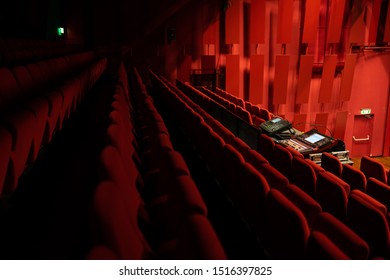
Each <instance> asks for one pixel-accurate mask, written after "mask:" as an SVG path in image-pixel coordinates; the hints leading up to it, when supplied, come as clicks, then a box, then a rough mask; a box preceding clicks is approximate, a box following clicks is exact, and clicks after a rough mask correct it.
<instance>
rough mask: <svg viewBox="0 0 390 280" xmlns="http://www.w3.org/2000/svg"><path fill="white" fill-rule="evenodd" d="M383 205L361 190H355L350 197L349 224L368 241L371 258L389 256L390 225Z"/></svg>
mask: <svg viewBox="0 0 390 280" xmlns="http://www.w3.org/2000/svg"><path fill="white" fill-rule="evenodd" d="M382 206H383V205H382ZM382 206H380V203H379V202H377V201H375V200H374V199H372V198H371V197H370V196H368V195H366V194H364V193H362V192H361V191H359V190H353V191H352V192H351V195H350V197H349V202H348V225H349V226H350V227H351V229H352V230H353V231H355V232H356V233H357V234H358V235H359V236H360V237H361V238H363V239H364V240H365V241H366V242H367V243H368V245H369V246H370V258H378V257H379V258H387V257H388V256H389V243H390V234H389V226H388V223H387V220H386V216H385V213H384V212H385V211H386V207H385V206H383V207H382ZM381 208H382V209H381ZM383 208H384V209H385V210H383Z"/></svg>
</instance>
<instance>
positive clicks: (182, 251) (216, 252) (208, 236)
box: [175, 215, 227, 260]
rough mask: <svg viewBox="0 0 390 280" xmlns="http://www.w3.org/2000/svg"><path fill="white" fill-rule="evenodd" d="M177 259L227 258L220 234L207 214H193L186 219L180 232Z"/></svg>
mask: <svg viewBox="0 0 390 280" xmlns="http://www.w3.org/2000/svg"><path fill="white" fill-rule="evenodd" d="M175 259H179V260H224V259H227V256H226V253H225V251H224V248H223V247H222V244H221V242H220V240H219V237H218V235H217V234H216V232H215V230H214V229H213V227H212V225H211V224H210V222H209V220H208V219H207V218H206V217H205V216H202V215H192V216H189V217H188V218H187V219H186V220H185V222H184V224H183V226H182V228H181V230H180V233H179V237H178V241H177V249H176V252H175Z"/></svg>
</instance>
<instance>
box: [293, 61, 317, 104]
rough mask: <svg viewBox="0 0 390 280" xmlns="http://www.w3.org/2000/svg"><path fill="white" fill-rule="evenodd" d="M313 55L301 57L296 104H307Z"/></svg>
mask: <svg viewBox="0 0 390 280" xmlns="http://www.w3.org/2000/svg"><path fill="white" fill-rule="evenodd" d="M313 61H314V55H301V60H300V65H299V76H298V85H297V98H296V101H295V102H296V104H303V103H308V102H309V94H310V84H311V79H312V71H313Z"/></svg>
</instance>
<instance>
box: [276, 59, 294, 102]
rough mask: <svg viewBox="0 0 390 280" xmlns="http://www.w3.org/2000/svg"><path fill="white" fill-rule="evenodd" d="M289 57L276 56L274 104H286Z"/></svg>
mask: <svg viewBox="0 0 390 280" xmlns="http://www.w3.org/2000/svg"><path fill="white" fill-rule="evenodd" d="M289 67H290V56H288V55H277V56H276V59H275V77H274V96H273V103H274V104H286V101H287V84H288V70H289Z"/></svg>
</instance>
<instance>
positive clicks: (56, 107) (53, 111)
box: [45, 91, 64, 142]
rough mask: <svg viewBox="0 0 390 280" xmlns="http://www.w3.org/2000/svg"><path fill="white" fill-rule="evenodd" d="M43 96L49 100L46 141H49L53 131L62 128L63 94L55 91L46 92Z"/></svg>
mask: <svg viewBox="0 0 390 280" xmlns="http://www.w3.org/2000/svg"><path fill="white" fill-rule="evenodd" d="M45 98H47V100H48V101H49V119H48V121H49V129H48V130H49V132H48V141H49V142H50V141H51V139H52V137H53V135H54V133H55V132H56V131H58V130H61V129H62V123H63V120H64V117H63V116H62V104H63V96H62V94H60V93H59V92H57V91H52V92H49V93H48V94H46V96H45Z"/></svg>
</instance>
